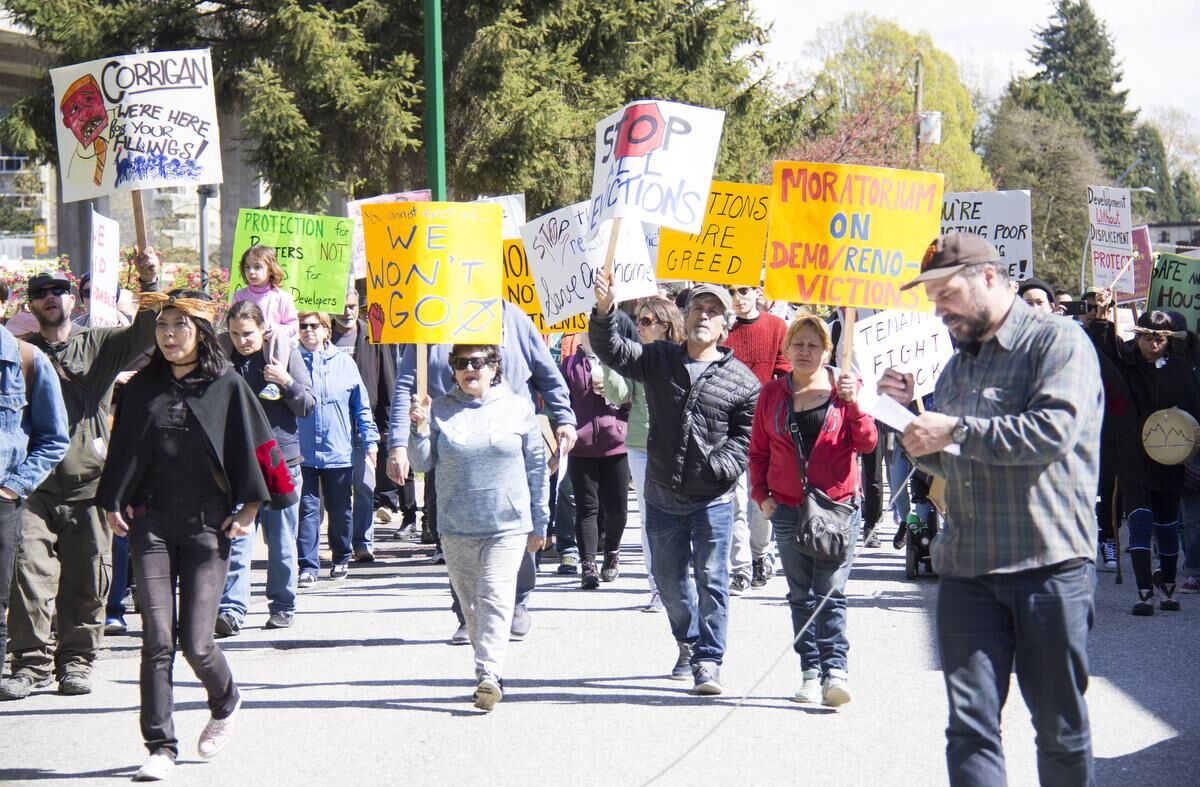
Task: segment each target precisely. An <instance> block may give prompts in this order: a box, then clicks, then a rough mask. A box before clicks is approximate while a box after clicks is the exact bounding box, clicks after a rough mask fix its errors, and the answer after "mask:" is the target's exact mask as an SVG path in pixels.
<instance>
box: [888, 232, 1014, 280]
mask: <svg viewBox="0 0 1200 787" xmlns="http://www.w3.org/2000/svg"><path fill="white" fill-rule="evenodd" d="M984 262H996V263H998V262H1000V252H998V251H996V247H995V246H993V245H992V244H990V243H988V242H987V241H986V240H984V239H983V238H981V237H979V236H978V235H975V234H973V233H970V232H947V233H946V234H945V235H939V236H938V237H937V238H936V239H935V240H934V241H933V243H930V244H929V248H927V249H925V256H924V258H922V260H921V275H919V276H917V278H915V279H913V280H912V281H910V282H908V283H906V284H904V285H903V286H901V287H900V289H902V290H907V289H911V288H913V287H916V286H917V285H918V284H924V283H925V282H929V281H935V280H937V279H944V278H946V277H947V276H953V275H954V274H956V273H958V272H959V271H961V270H962V269H963V268H965V267H967V266H968V265H978V264H979V263H984Z"/></svg>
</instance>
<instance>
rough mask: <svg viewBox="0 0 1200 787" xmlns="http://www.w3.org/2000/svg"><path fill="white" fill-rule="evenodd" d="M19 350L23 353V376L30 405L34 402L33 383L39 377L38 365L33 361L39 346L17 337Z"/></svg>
mask: <svg viewBox="0 0 1200 787" xmlns="http://www.w3.org/2000/svg"><path fill="white" fill-rule="evenodd" d="M17 350H18V351H19V352H20V354H21V376H23V377H24V378H25V404H26V405H27V406H28V405H29V404H31V403H32V402H33V383H34V381H35V380H36V379H37V366H36V365H35V364H34V362H33V359H34V353H35V352H36V351H37V348H35V347H34V346H33V345H32V344H30V343H29V342H27V341H25V340H23V339H17Z"/></svg>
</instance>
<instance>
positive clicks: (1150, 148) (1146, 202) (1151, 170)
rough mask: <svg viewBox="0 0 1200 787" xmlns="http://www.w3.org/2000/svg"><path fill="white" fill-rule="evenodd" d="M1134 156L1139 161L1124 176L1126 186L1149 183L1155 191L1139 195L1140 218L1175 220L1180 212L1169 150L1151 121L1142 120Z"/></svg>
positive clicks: (1135, 140)
mask: <svg viewBox="0 0 1200 787" xmlns="http://www.w3.org/2000/svg"><path fill="white" fill-rule="evenodd" d="M1134 156H1135V161H1136V162H1137V163H1136V164H1135V165H1134V167H1133V169H1131V170H1129V174H1128V175H1127V176H1126V178H1125V183H1124V184H1123V185H1126V186H1149V187H1150V188H1152V189H1154V193H1153V194H1144V193H1139V194H1137V195H1136V196H1137V204H1135V206H1134V207H1135V208H1139V209H1140V210H1137V211H1136V212H1137V213H1138V214H1139V218H1142V219H1144V220H1146V221H1175V220H1176V219H1177V218H1178V211H1177V209H1176V206H1175V190H1174V188H1173V187H1172V186H1173V184H1172V182H1171V169H1170V167H1169V166H1168V164H1167V151H1166V149H1165V148H1164V147H1163V140H1162V137H1161V136H1159V133H1158V129H1157V128H1155V127H1154V126H1153V125H1152V124H1150V123H1139V124H1138V125H1137V130H1136V131H1135V133H1134Z"/></svg>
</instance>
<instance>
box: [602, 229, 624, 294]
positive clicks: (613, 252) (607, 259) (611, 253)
mask: <svg viewBox="0 0 1200 787" xmlns="http://www.w3.org/2000/svg"><path fill="white" fill-rule="evenodd" d="M620 237H621V217H620V216H617V217H616V218H615V219H613V222H612V234H611V235H609V236H608V251H607V252H605V254H604V275H605V276H606V277H611V276H612V269H613V260H614V259H616V256H617V243H618V240H619V239H620ZM608 286H609V289H612V280H611V278H610V279H609V282H608Z"/></svg>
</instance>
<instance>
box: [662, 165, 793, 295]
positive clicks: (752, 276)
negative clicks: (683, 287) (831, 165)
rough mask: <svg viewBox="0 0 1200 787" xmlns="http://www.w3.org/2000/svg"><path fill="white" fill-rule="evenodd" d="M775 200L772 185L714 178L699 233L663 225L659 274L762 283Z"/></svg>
mask: <svg viewBox="0 0 1200 787" xmlns="http://www.w3.org/2000/svg"><path fill="white" fill-rule="evenodd" d="M770 199H771V187H770V186H755V185H750V184H747V183H727V182H725V181H720V180H714V181H713V184H712V190H711V191H710V192H709V195H708V207H707V208H706V209H705V212H704V225H703V226H702V227H701V229H700V231H699V232H696V233H693V234H688V233H685V232H680V231H679V230H672V229H664V230H662V232H661V234H660V236H659V237H660V239H659V252H658V267H657V271H658V278H659V279H689V280H691V281H702V282H709V283H712V284H737V285H742V286H747V287H758V286H761V285H762V259H763V249H764V248H765V247H766V245H767V211H768V208H769V206H770Z"/></svg>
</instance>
